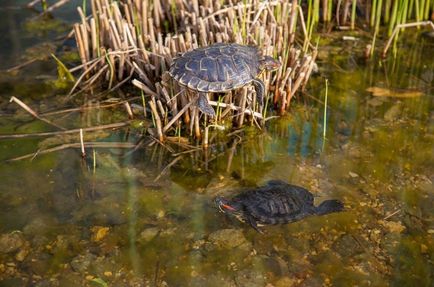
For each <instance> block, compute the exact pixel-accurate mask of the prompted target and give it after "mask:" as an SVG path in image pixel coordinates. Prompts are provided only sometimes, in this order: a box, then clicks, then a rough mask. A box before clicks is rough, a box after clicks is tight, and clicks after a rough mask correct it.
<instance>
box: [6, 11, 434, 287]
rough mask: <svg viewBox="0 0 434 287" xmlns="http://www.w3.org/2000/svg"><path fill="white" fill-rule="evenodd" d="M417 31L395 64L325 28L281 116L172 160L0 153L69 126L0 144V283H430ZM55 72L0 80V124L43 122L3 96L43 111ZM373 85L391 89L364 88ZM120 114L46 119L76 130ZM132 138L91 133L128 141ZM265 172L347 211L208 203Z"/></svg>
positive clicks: (429, 109)
mask: <svg viewBox="0 0 434 287" xmlns="http://www.w3.org/2000/svg"><path fill="white" fill-rule="evenodd" d="M2 5H3V4H2ZM20 13H24V12H20ZM26 13H27V12H26ZM24 14H25V13H24ZM29 14H30V15H29V16H25V15H24V16H23V15H21V16H20V17H23V18H24V19H27V18H29V17H31V16H32V15H31V13H29ZM2 21H4V20H2ZM20 21H22V20H20ZM18 27H23V26H22V24H20V25H18ZM59 33H60V32H59ZM417 34H419V32H418V33H415V30H413V31H412V32H411V33H409V35H408V41H406V42H405V43H404V44H402V45H401V47H400V49H399V53H398V55H397V58H396V59H393V58H388V59H387V60H386V61H381V60H379V59H375V60H371V61H368V62H366V61H365V60H363V58H361V57H360V56H361V55H363V48H364V46H365V45H366V43H364V42H363V41H362V39H361V40H360V41H356V42H343V41H341V40H339V39H340V36H342V35H339V34H338V35H336V37H335V38H334V40H332V41H330V42H329V43H327V42H324V43H323V45H324V48H323V49H322V50H321V52H320V56H319V61H318V64H319V67H320V75H316V76H315V77H314V78H312V80H311V82H310V86H309V87H308V89H307V91H306V92H307V95H306V96H305V97H303V98H301V99H297V100H294V102H293V105H292V108H291V111H290V113H289V114H288V115H287V116H285V117H283V118H281V119H278V120H272V121H270V122H269V123H268V125H267V127H266V129H265V130H264V131H262V132H258V131H257V130H255V129H253V128H246V130H245V131H243V132H242V133H240V136H241V137H238V136H232V137H225V136H224V135H223V134H216V138H215V140H214V143H215V144H214V145H212V146H211V147H210V148H209V150H208V152H203V151H202V150H201V149H198V150H197V151H195V152H190V153H184V154H176V155H175V156H174V155H173V154H171V152H170V151H169V149H174V150H175V153H177V152H181V151H182V150H181V149H178V148H177V147H176V146H175V145H169V146H168V147H162V146H160V145H158V144H154V145H149V144H146V145H145V146H144V147H142V148H140V149H138V150H136V151H134V150H132V149H131V148H129V149H126V148H124V149H119V148H118V149H116V148H112V149H108V148H105V149H103V148H97V149H94V150H93V149H88V150H87V157H86V159H84V160H83V159H82V158H81V155H80V150H79V149H75V148H66V149H62V150H59V151H53V152H50V153H47V154H37V155H36V156H35V157H34V158H28V159H23V160H19V161H14V162H5V161H4V160H6V159H11V158H14V157H18V156H22V155H25V154H31V153H34V152H36V151H37V150H38V149H46V148H50V147H53V146H57V145H59V144H60V143H64V142H77V141H78V136H76V138H74V137H72V138H69V139H66V138H61V139H57V140H53V139H50V140H47V139H46V138H30V139H8V140H0V150H1V153H0V160H1V161H2V163H1V164H0V178H1V184H0V236H1V238H0V286H87V285H89V286H107V285H108V286H355V285H358V286H388V285H390V286H432V284H433V275H434V274H433V273H434V271H433V259H434V258H433V257H434V244H433V234H434V226H433V219H434V217H433V213H432V209H433V206H434V205H433V203H434V192H433V191H434V190H433V184H432V182H433V180H434V176H433V175H434V172H433V171H434V166H433V146H434V137H433V134H434V133H433V131H434V113H433V94H434V93H433V78H434V60H433V59H432V56H431V55H433V54H434V44H433V41H432V40H430V39H425V38H423V37H420V36H418V35H417ZM23 35H24V36H23ZM23 35H21V36H16V38H15V40H16V41H18V42H20V43H25V35H26V33H24V34H23ZM45 36H46V37H47V38H45V40H47V41H52V40H53V39H54V38H55V36H56V35H55V33H54V34H53V35H45ZM3 37H5V35H3ZM38 39H41V38H40V37H38ZM45 40H44V41H45ZM38 41H41V42H43V41H42V40H38ZM31 42H32V43H33V44H32V45H34V42H35V39H33V40H32V41H31ZM32 45H29V47H31V46H32ZM20 47H26V46H25V45H24V44H23V45H21V46H20ZM19 51H20V54H21V51H26V48H23V49H22V50H19ZM0 53H1V54H2V55H1V58H2V59H3V58H6V57H7V58H8V59H9V60H8V61H9V62H8V63H7V64H6V63H3V64H4V66H2V69H4V68H7V67H10V66H13V65H15V64H18V63H20V62H22V59H19V58H17V57H16V54H14V53H12V51H11V50H8V48H6V47H4V46H2V48H1V51H0ZM3 64H2V65H3ZM41 76H43V77H41ZM55 76H56V71H55V66H54V65H53V64H52V63H50V62H47V61H38V62H36V63H34V64H32V65H30V66H29V67H26V68H24V69H22V70H20V71H19V72H16V73H3V72H2V73H1V74H0V85H1V87H2V89H1V91H0V96H1V98H2V99H3V100H2V101H1V102H0V115H1V117H0V134H10V133H29V132H40V131H48V130H54V129H53V128H52V127H49V126H47V125H46V124H44V123H41V122H40V121H36V120H33V119H32V118H30V117H29V116H28V115H27V114H26V113H25V112H23V111H22V110H21V109H20V108H18V107H17V106H16V105H14V104H13V103H12V104H11V103H8V102H7V100H8V99H9V98H10V97H11V96H16V97H18V98H20V99H22V100H24V101H25V102H26V103H27V104H29V105H30V106H32V107H33V108H34V109H36V110H38V111H47V110H51V109H53V108H56V107H57V106H58V105H59V100H58V99H59V97H58V95H59V94H62V92H61V91H58V90H55V89H54V86H53V81H54V80H55ZM324 78H327V79H328V81H329V88H328V108H327V116H326V119H327V121H326V122H327V127H326V136H325V137H324V136H323V131H324V126H323V124H324V105H323V104H322V101H324V94H325V85H324ZM372 87H377V88H383V89H386V91H387V92H389V94H390V90H387V89H399V90H397V91H395V90H394V95H395V96H393V97H386V96H384V93H383V96H374V95H372V94H371V93H370V92H367V91H366V89H367V88H372ZM376 91H377V93H378V89H377V90H376ZM382 91H384V90H382ZM397 94H399V95H398V96H399V97H397ZM403 95H404V96H403ZM113 96H114V97H115V96H116V95H113ZM124 114H125V113H124V111H117V110H96V111H95V110H94V111H92V112H85V113H81V114H78V113H71V114H66V115H61V116H55V117H49V116H47V117H49V118H50V119H53V120H55V121H56V123H58V124H60V125H63V126H65V127H68V128H75V127H78V126H84V125H98V124H104V123H109V122H114V121H116V120H115V118H116V119H118V120H122V119H125V118H124V117H125V115H124ZM140 133H141V130H140V129H129V130H127V129H120V130H118V131H115V132H111V133H108V132H103V133H98V134H97V138H98V140H99V141H104V142H110V141H111V142H131V143H135V142H137V141H138V140H139V138H140ZM89 136H90V135H89ZM240 140H241V141H240ZM89 141H90V139H89ZM94 159H95V161H94ZM174 160H176V162H174ZM157 178H158V180H156V179H157ZM270 179H282V180H285V181H287V182H290V183H293V184H297V185H301V186H303V187H306V188H307V189H309V190H310V191H311V192H312V193H314V195H315V196H316V197H315V201H316V203H317V204H318V203H319V202H321V201H323V200H325V199H331V198H334V199H339V200H341V201H343V202H344V204H345V206H346V211H344V212H342V213H336V214H330V215H326V216H322V217H310V218H306V219H304V220H302V221H300V222H296V223H292V224H286V225H278V226H268V227H264V228H263V229H264V230H265V231H266V234H265V235H261V234H259V233H257V232H256V231H255V230H253V229H252V228H250V227H249V226H247V225H245V224H242V223H239V222H238V221H236V220H234V219H231V218H228V217H225V216H224V215H223V214H221V213H219V212H218V210H217V209H216V208H215V207H214V205H213V199H214V197H215V196H216V195H225V196H231V195H235V194H236V193H237V191H238V190H240V189H241V188H246V187H250V186H255V185H260V184H263V183H265V182H266V181H267V180H270ZM32 284H34V285H32Z"/></svg>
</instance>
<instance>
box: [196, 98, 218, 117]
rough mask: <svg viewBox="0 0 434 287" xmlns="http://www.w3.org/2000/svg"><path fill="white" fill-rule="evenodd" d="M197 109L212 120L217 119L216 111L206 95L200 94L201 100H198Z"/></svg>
mask: <svg viewBox="0 0 434 287" xmlns="http://www.w3.org/2000/svg"><path fill="white" fill-rule="evenodd" d="M197 107H198V108H199V110H200V111H201V112H202V113H204V114H207V115H208V116H210V117H212V118H214V117H215V111H214V109H213V108H212V107H211V105H210V104H209V102H208V98H207V96H206V93H202V92H199V98H198V99H197Z"/></svg>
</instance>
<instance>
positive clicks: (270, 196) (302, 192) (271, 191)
mask: <svg viewBox="0 0 434 287" xmlns="http://www.w3.org/2000/svg"><path fill="white" fill-rule="evenodd" d="M229 204H230V205H231V204H234V205H235V204H236V205H238V206H239V205H242V213H243V214H242V215H243V217H244V219H245V218H247V217H253V219H254V220H255V221H256V222H258V223H263V224H278V223H288V222H294V221H297V220H300V219H302V218H304V217H306V216H309V215H312V214H315V206H314V198H313V195H312V193H310V192H309V191H308V190H306V189H304V188H302V187H299V186H295V185H291V184H288V183H286V182H283V181H279V180H273V181H269V182H268V183H267V184H266V185H265V186H262V187H258V188H256V189H253V190H249V191H246V192H243V193H241V194H239V195H237V196H235V197H234V198H232V199H231V200H230V201H229Z"/></svg>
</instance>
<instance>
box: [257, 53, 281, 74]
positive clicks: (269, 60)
mask: <svg viewBox="0 0 434 287" xmlns="http://www.w3.org/2000/svg"><path fill="white" fill-rule="evenodd" d="M259 65H260V69H261V71H262V70H267V71H275V70H277V69H279V68H280V66H281V64H280V62H279V61H277V60H276V59H274V58H273V57H270V56H263V57H262V58H261V60H260V61H259Z"/></svg>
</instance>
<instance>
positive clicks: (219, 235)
mask: <svg viewBox="0 0 434 287" xmlns="http://www.w3.org/2000/svg"><path fill="white" fill-rule="evenodd" d="M208 240H209V241H210V242H211V243H212V244H214V245H216V246H218V247H220V248H227V249H229V248H234V247H237V246H240V245H242V244H243V243H246V242H247V240H246V238H245V237H244V234H243V232H242V231H241V230H240V229H221V230H217V231H215V232H213V233H211V234H210V235H209V237H208Z"/></svg>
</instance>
